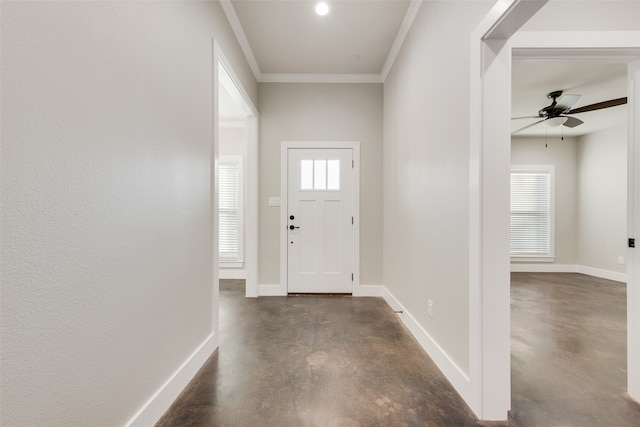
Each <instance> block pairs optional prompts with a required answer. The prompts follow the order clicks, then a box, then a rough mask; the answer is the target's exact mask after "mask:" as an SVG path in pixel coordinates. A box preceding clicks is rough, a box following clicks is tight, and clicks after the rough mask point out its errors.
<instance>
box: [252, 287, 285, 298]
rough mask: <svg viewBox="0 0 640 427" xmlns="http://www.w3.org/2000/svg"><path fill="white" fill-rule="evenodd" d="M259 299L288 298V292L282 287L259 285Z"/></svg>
mask: <svg viewBox="0 0 640 427" xmlns="http://www.w3.org/2000/svg"><path fill="white" fill-rule="evenodd" d="M258 296H259V297H283V296H287V290H286V289H285V288H284V286H282V285H279V284H278V285H258Z"/></svg>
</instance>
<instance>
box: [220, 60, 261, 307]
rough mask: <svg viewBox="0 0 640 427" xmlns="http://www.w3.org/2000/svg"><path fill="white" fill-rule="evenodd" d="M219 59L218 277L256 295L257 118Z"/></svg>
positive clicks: (226, 66)
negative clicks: (242, 284) (242, 285)
mask: <svg viewBox="0 0 640 427" xmlns="http://www.w3.org/2000/svg"><path fill="white" fill-rule="evenodd" d="M218 52H219V54H218V55H217V83H218V85H217V87H218V90H217V100H216V102H217V109H216V110H217V123H216V124H217V125H216V130H217V144H216V154H215V157H216V159H217V162H216V167H217V169H216V172H217V179H216V198H217V212H216V213H215V215H216V217H217V224H218V227H217V230H216V233H217V237H218V247H217V248H216V250H217V255H218V257H217V259H218V266H217V268H218V271H217V272H218V277H219V278H220V279H243V280H244V281H245V289H246V290H245V295H246V296H247V297H257V295H258V291H257V289H258V285H257V277H258V256H257V246H258V244H257V240H258V237H257V236H258V227H257V223H258V204H257V198H258V173H257V169H258V166H257V164H258V140H257V139H258V130H257V126H258V118H257V115H258V114H257V110H256V109H255V107H254V106H253V104H252V102H251V100H250V98H249V97H248V95H247V94H246V91H245V90H244V89H243V88H242V85H240V84H239V80H238V79H237V78H236V77H235V74H234V72H233V69H232V68H231V66H230V65H229V63H228V62H227V61H226V59H225V57H224V55H223V54H222V53H221V52H220V51H219V49H218Z"/></svg>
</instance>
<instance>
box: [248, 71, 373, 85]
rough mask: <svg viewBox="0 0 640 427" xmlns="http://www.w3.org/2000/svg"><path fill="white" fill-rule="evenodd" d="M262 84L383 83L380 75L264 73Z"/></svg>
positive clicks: (261, 79)
mask: <svg viewBox="0 0 640 427" xmlns="http://www.w3.org/2000/svg"><path fill="white" fill-rule="evenodd" d="M258 81H259V82H260V83H382V78H381V77H380V74H310V73H299V74H295V73H263V74H262V76H261V77H260V79H259V80H258Z"/></svg>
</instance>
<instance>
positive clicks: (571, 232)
mask: <svg viewBox="0 0 640 427" xmlns="http://www.w3.org/2000/svg"><path fill="white" fill-rule="evenodd" d="M627 132H628V130H627V126H626V124H623V125H618V126H615V127H613V128H609V129H606V130H603V131H600V132H596V133H593V134H590V135H585V136H582V137H579V138H567V137H565V138H564V141H560V139H559V138H551V139H549V143H548V144H547V145H548V147H545V143H546V141H545V138H523V137H517V138H513V139H512V143H511V160H512V164H553V165H555V177H556V181H555V183H556V187H555V190H556V198H555V220H556V227H555V249H556V251H555V254H556V259H555V262H554V263H552V264H549V263H543V264H535V265H532V264H528V265H522V264H520V263H514V262H512V270H514V271H577V272H581V273H585V274H592V275H595V276H598V277H604V278H610V279H614V280H624V275H625V274H626V265H622V264H618V257H620V256H622V257H626V253H627V247H626V243H627V242H626V237H627ZM625 261H626V260H625Z"/></svg>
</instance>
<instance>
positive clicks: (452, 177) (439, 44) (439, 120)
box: [383, 1, 494, 398]
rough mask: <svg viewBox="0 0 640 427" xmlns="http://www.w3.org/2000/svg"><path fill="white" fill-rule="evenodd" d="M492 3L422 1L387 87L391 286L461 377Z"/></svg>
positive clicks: (387, 271) (465, 366) (465, 364)
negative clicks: (475, 101) (485, 28)
mask: <svg viewBox="0 0 640 427" xmlns="http://www.w3.org/2000/svg"><path fill="white" fill-rule="evenodd" d="M493 3H494V2H493V1H486V2H478V1H467V2H462V1H456V2H424V3H423V4H422V7H421V9H420V11H419V12H418V14H417V16H416V19H415V21H414V23H413V26H412V28H411V31H410V32H409V34H408V37H407V39H406V40H405V42H404V45H403V47H402V49H401V51H400V53H399V55H398V57H397V60H396V62H395V64H394V66H393V67H392V69H391V72H390V74H389V76H388V77H387V79H386V81H385V85H384V153H383V175H384V179H383V197H384V253H383V259H384V286H385V287H386V289H387V290H388V291H389V292H390V293H391V294H392V295H393V296H394V297H395V299H396V300H397V301H398V302H399V303H401V304H402V305H403V306H404V308H405V309H406V310H407V311H408V313H409V314H410V315H411V316H412V317H413V318H414V319H415V321H416V322H417V323H418V325H419V327H421V328H422V329H424V331H426V333H427V334H428V336H429V338H430V339H432V340H433V342H434V343H435V344H436V345H438V346H439V350H440V351H442V353H443V354H444V358H445V359H448V360H449V361H450V363H451V364H453V365H455V366H457V369H458V370H459V371H460V372H461V374H460V375H461V376H462V375H465V374H468V372H469V255H468V254H469V225H468V224H469V143H470V140H469V133H470V132H469V122H470V118H469V117H470V115H469V105H470V98H469V91H470V88H469V85H470V83H469V81H470V79H469V67H470V66H469V61H470V34H471V31H472V30H473V29H474V28H475V27H476V26H477V24H478V23H479V22H480V20H481V19H482V18H483V17H484V16H485V15H486V13H487V12H488V10H489V9H490V7H491V6H492V5H493ZM427 299H432V300H433V302H434V309H435V313H434V314H435V315H434V318H433V319H431V318H429V316H428V314H427ZM441 368H443V369H444V368H447V367H443V366H442V365H441ZM454 369H456V368H454ZM445 370H446V369H445ZM466 397H467V398H468V397H469V396H466Z"/></svg>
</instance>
